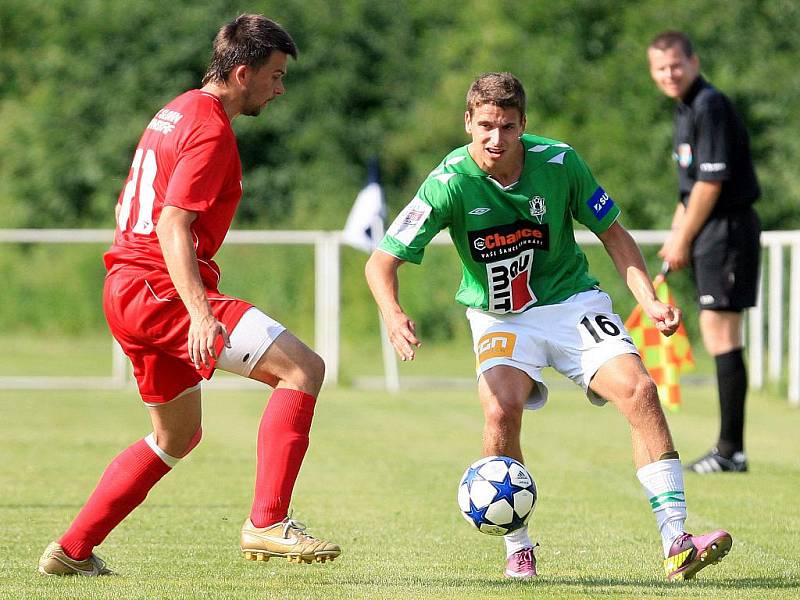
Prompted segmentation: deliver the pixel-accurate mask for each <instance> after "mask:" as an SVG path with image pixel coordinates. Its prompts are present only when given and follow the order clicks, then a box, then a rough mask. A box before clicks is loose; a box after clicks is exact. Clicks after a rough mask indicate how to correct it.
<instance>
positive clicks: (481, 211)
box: [467, 208, 492, 215]
mask: <svg viewBox="0 0 800 600" xmlns="http://www.w3.org/2000/svg"><path fill="white" fill-rule="evenodd" d="M490 210H492V209H491V208H473V209H472V210H471V211H469V212H468V213H467V214H468V215H485V214H486V213H487V212H489V211H490Z"/></svg>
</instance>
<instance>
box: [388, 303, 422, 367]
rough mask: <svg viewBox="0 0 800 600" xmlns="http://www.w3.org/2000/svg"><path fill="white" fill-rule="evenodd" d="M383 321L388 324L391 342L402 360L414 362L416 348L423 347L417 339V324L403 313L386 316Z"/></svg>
mask: <svg viewBox="0 0 800 600" xmlns="http://www.w3.org/2000/svg"><path fill="white" fill-rule="evenodd" d="M383 321H384V323H385V324H386V333H387V335H388V337H389V341H390V342H391V343H392V346H394V349H395V350H396V351H397V354H398V355H399V356H400V360H403V361H406V360H414V356H415V348H419V347H420V345H421V342H420V341H419V340H418V339H417V325H416V323H414V321H412V320H411V319H410V318H409V316H408V315H407V314H405V313H404V312H402V311H400V312H397V313H393V314H391V315H386V316H384V318H383Z"/></svg>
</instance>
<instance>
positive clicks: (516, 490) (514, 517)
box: [458, 456, 536, 535]
mask: <svg viewBox="0 0 800 600" xmlns="http://www.w3.org/2000/svg"><path fill="white" fill-rule="evenodd" d="M458 506H459V508H461V515H462V516H463V517H464V519H466V520H467V522H468V523H471V524H472V525H473V526H474V527H476V528H477V529H478V531H481V532H483V533H487V534H489V535H505V534H507V533H511V532H512V531H516V530H517V529H519V528H520V527H522V526H523V525H525V524H526V523H527V522H528V519H529V518H530V516H531V514H532V513H533V509H534V508H536V484H535V483H534V481H533V477H531V474H530V473H529V472H528V470H527V469H526V468H525V465H523V464H522V463H520V462H518V461H516V460H514V459H513V458H509V457H507V456H487V457H485V458H482V459H480V460H478V461H476V462H474V463H472V464H471V465H470V466H469V467H468V468H467V470H466V471H465V472H464V476H463V477H462V478H461V483H460V484H459V485H458Z"/></svg>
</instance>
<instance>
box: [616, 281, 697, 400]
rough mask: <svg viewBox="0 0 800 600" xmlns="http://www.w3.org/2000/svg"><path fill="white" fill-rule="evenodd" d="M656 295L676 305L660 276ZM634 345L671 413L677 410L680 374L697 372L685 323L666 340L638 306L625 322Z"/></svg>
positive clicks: (655, 285)
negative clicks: (691, 371) (694, 370)
mask: <svg viewBox="0 0 800 600" xmlns="http://www.w3.org/2000/svg"><path fill="white" fill-rule="evenodd" d="M653 286H654V287H655V288H656V296H657V297H658V299H659V300H661V301H662V302H665V303H668V304H672V305H673V306H674V305H675V302H674V301H673V299H672V294H671V293H670V291H669V287H667V280H666V279H665V278H664V276H663V275H659V276H658V277H657V278H656V280H655V281H654V282H653ZM625 328H626V329H627V330H628V333H630V334H631V338H632V339H633V343H634V344H636V348H637V349H638V350H639V354H641V355H642V362H643V363H644V366H645V367H646V368H647V370H648V372H649V373H650V376H651V377H652V378H653V381H655V383H656V386H657V387H658V397H659V399H660V400H661V403H662V404H664V405H665V406H666V407H667V408H669V410H671V411H676V410H678V409H679V408H680V405H681V388H680V374H681V372H683V371H690V370H692V369H694V358H693V357H692V348H691V346H690V345H689V337H688V336H687V335H686V329H685V328H684V326H683V323H681V324H680V325H679V326H678V331H676V332H675V333H674V334H672V335H671V336H670V337H666V336H664V335H662V334H661V332H660V331H659V330H658V329H657V328H656V326H655V323H653V321H652V320H651V319H650V318H649V317H648V316H647V315H646V314H644V311H643V310H642V307H641V306H637V307H636V308H634V309H633V312H631V315H630V316H629V317H628V320H627V321H625Z"/></svg>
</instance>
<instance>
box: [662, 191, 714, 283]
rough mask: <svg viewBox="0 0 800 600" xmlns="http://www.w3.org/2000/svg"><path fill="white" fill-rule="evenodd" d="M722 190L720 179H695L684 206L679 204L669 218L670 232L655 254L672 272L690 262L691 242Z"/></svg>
mask: <svg viewBox="0 0 800 600" xmlns="http://www.w3.org/2000/svg"><path fill="white" fill-rule="evenodd" d="M721 190H722V182H721V181H697V182H696V183H695V184H694V185H693V186H692V191H691V193H690V194H689V199H688V202H687V205H686V207H685V208H684V206H683V204H679V205H678V208H677V209H676V210H675V216H674V217H673V219H672V233H671V234H670V236H669V239H668V240H667V242H666V243H665V244H664V246H663V247H662V248H661V250H660V251H659V253H658V255H659V256H660V257H661V258H663V259H664V261H665V262H667V263H668V264H669V268H670V270H671V271H677V270H679V269H682V268H683V267H685V266H686V265H688V264H689V262H690V260H691V249H692V242H693V241H694V238H696V237H697V234H698V233H700V229H702V227H703V225H704V224H705V222H706V221H707V220H708V217H709V215H710V214H711V211H713V210H714V207H715V206H716V204H717V200H718V199H719V194H720V191H721Z"/></svg>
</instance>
